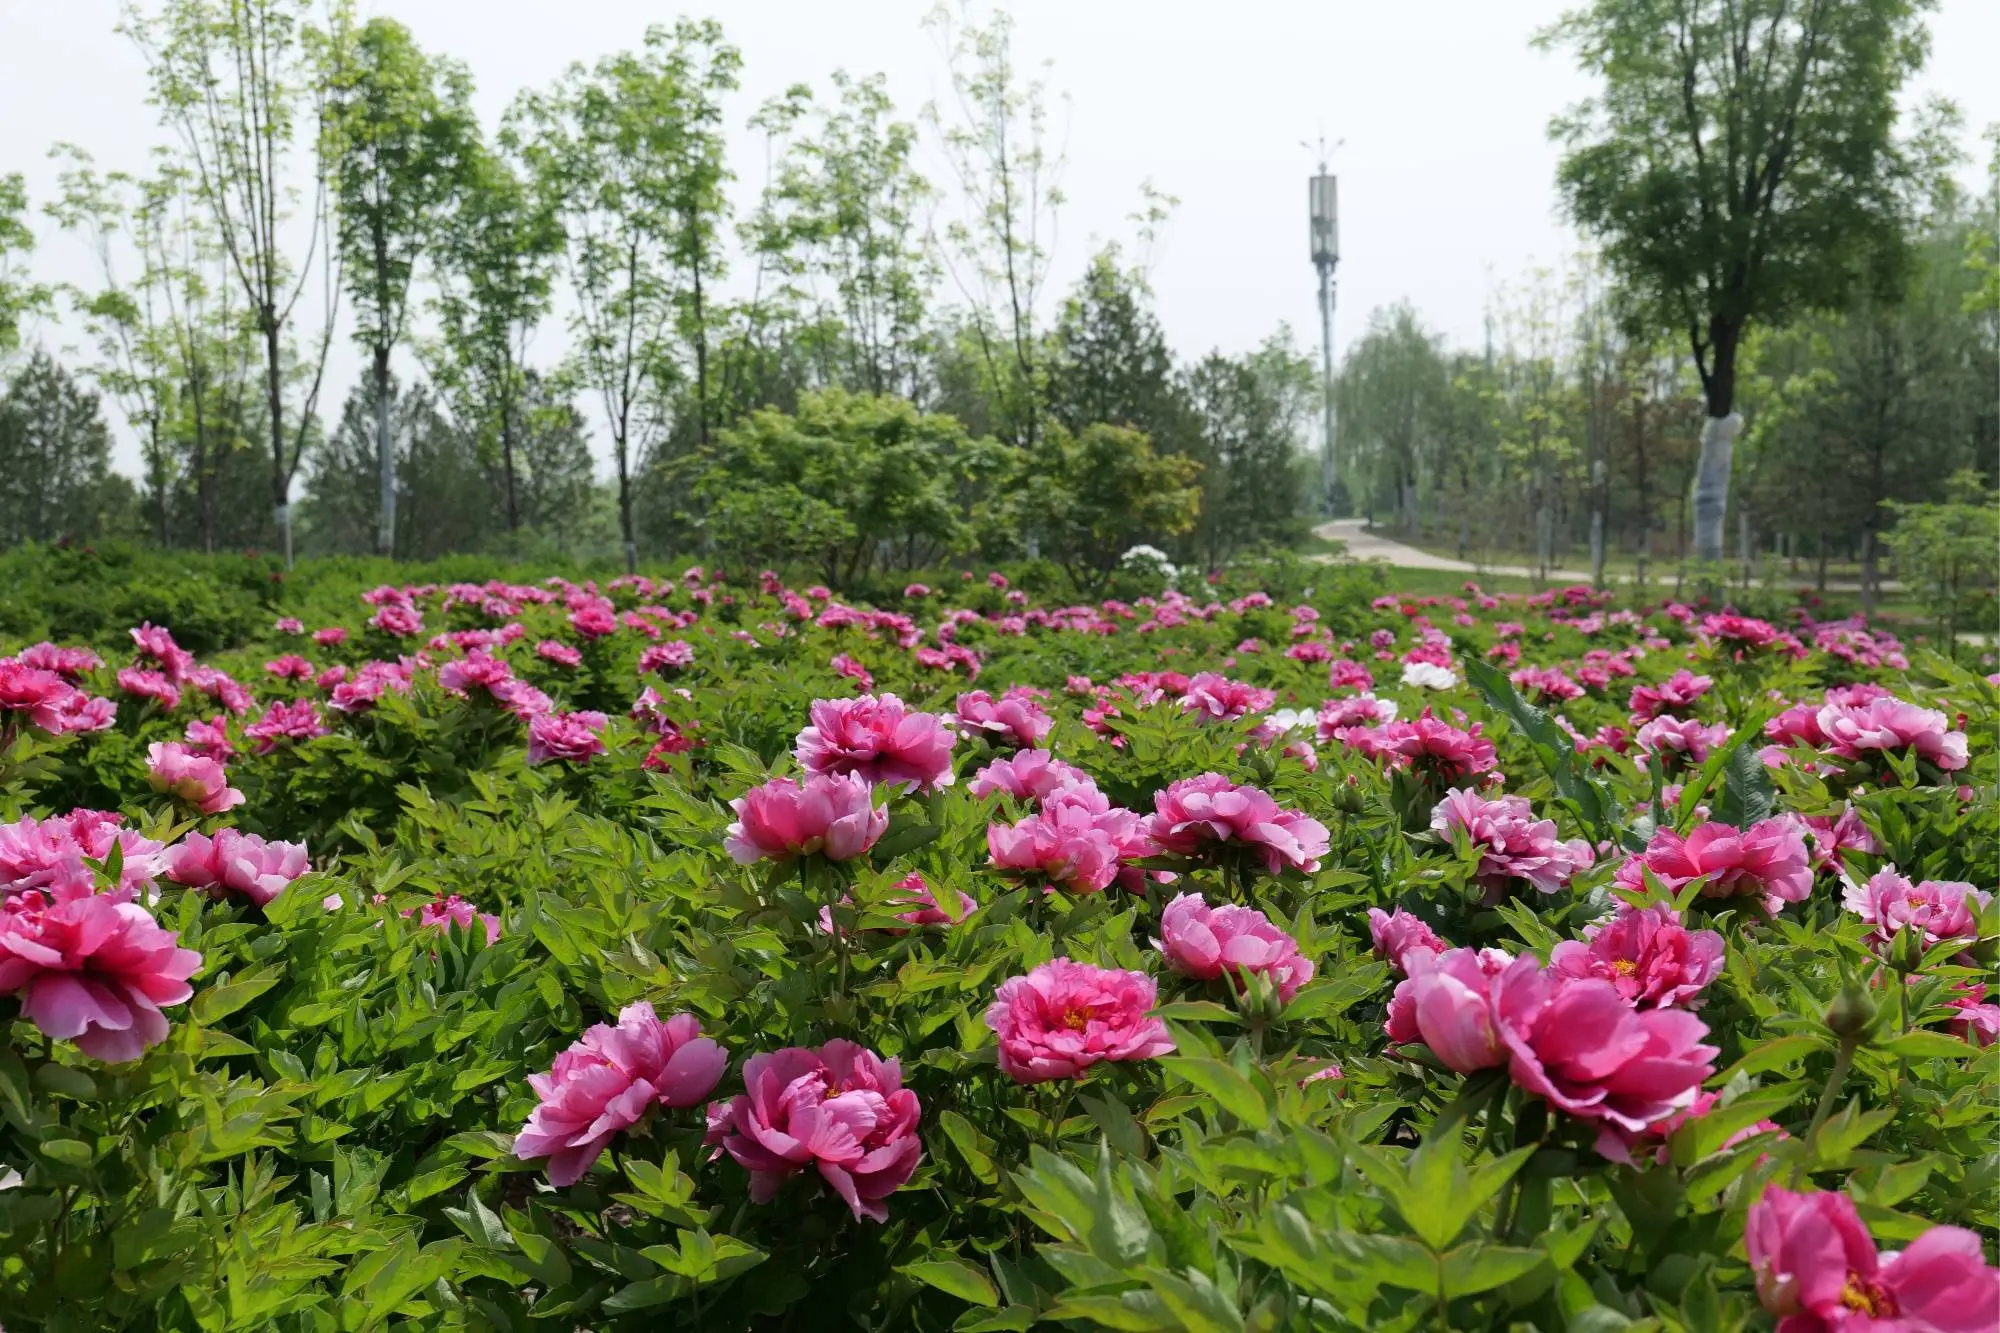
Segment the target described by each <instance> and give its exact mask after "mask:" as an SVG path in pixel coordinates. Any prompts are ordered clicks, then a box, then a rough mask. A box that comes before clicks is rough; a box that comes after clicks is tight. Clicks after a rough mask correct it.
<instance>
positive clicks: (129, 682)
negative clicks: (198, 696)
mask: <svg viewBox="0 0 2000 1333" xmlns="http://www.w3.org/2000/svg"><path fill="white" fill-rule="evenodd" d="M118 688H119V689H121V690H123V691H125V693H127V694H129V695H132V696H134V697H135V698H139V699H151V700H152V701H153V702H155V703H157V704H159V706H160V707H162V708H164V709H166V710H167V711H168V712H170V713H171V712H172V711H173V710H174V709H176V708H179V707H180V706H181V689H180V686H178V685H176V684H175V683H174V682H173V681H171V680H169V679H168V678H167V677H166V675H165V674H164V673H162V672H158V671H143V670H141V669H140V668H138V667H126V668H125V669H124V670H123V671H120V672H119V673H118ZM37 725H39V724H37ZM42 729H43V730H44V731H46V730H48V728H47V727H43V728H42Z"/></svg>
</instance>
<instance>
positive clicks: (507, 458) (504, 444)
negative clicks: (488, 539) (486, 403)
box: [500, 391, 521, 532]
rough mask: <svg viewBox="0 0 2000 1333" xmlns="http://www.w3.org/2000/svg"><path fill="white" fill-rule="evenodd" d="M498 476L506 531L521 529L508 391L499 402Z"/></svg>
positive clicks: (510, 403) (509, 393)
mask: <svg viewBox="0 0 2000 1333" xmlns="http://www.w3.org/2000/svg"><path fill="white" fill-rule="evenodd" d="M500 475H501V478H502V481H503V483H504V485H505V489H506V494H505V495H504V496H503V497H502V498H503V499H504V500H505V501H506V503H507V531H509V532H518V531H520V528H521V501H520V490H519V488H518V487H517V486H516V485H515V484H514V395H513V393H512V392H511V391H510V392H508V393H507V395H506V396H505V397H504V398H502V399H501V401H500Z"/></svg>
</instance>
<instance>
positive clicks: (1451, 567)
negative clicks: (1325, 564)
mask: <svg viewBox="0 0 2000 1333" xmlns="http://www.w3.org/2000/svg"><path fill="white" fill-rule="evenodd" d="M1313 535H1314V536H1315V537H1318V538H1320V539H1321V540H1322V541H1333V542H1346V543H1347V554H1348V558H1349V559H1353V560H1363V561H1366V560H1380V561H1382V562H1383V563H1384V564H1388V565H1393V566H1395V567H1396V568H1398V569H1442V570H1447V571H1450V572H1453V573H1461V574H1472V575H1481V574H1500V575H1506V576H1508V577H1512V578H1520V579H1532V578H1534V577H1535V570H1534V568H1533V567H1532V566H1529V565H1475V564H1473V563H1472V562H1471V561H1469V560H1454V559H1452V558H1451V557H1450V556H1444V555H1432V554H1431V553H1430V552H1429V551H1424V550H1419V549H1418V548H1417V547H1414V546H1405V545H1404V544H1403V543H1402V542H1399V541H1397V540H1395V539H1394V538H1393V537H1389V536H1386V535H1384V534H1383V533H1380V532H1370V531H1368V525H1367V520H1365V519H1359V518H1336V519H1334V520H1332V521H1331V522H1327V523H1322V524H1320V525H1319V526H1318V527H1315V528H1314V529H1313ZM1313 558H1314V559H1316V560H1328V559H1331V558H1332V557H1330V556H1324V555H1322V556H1315V557H1313ZM1653 576H1654V581H1655V582H1656V583H1657V582H1659V581H1660V580H1661V579H1662V578H1663V577H1664V578H1665V580H1666V581H1667V582H1672V581H1673V567H1672V566H1671V565H1656V566H1654V569H1653ZM1605 577H1606V579H1607V581H1609V582H1612V583H1630V582H1632V576H1631V575H1630V574H1619V573H1611V574H1607V575H1606V576H1605ZM1548 581H1549V582H1550V583H1551V584H1555V585H1566V584H1571V583H1589V582H1590V571H1589V570H1587V569H1552V570H1550V571H1549V580H1548ZM1751 582H1752V583H1758V584H1761V583H1762V582H1763V580H1762V579H1756V578H1753V579H1752V580H1751ZM1785 582H1786V584H1788V585H1789V584H1790V583H1791V582H1792V580H1786V581H1785ZM1902 586H1903V585H1902V584H1900V583H1898V582H1896V581H1895V580H1894V579H1884V580H1882V591H1883V592H1885V593H1888V592H1899V591H1901V589H1902ZM1826 590H1827V591H1828V592H1859V591H1861V585H1860V584H1859V583H1855V582H1851V581H1846V580H1840V579H1835V580H1832V581H1830V582H1828V584H1827V585H1826Z"/></svg>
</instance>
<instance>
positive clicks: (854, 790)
mask: <svg viewBox="0 0 2000 1333" xmlns="http://www.w3.org/2000/svg"><path fill="white" fill-rule="evenodd" d="M872 793H873V788H871V787H870V786H869V785H868V781H867V779H865V778H863V777H862V776H861V775H860V774H858V773H842V774H831V773H815V774H814V775H812V776H811V777H809V778H807V779H806V781H805V782H804V784H800V783H799V782H797V781H795V780H794V779H792V778H772V779H771V780H770V781H769V782H766V783H765V784H764V785H763V786H761V787H752V788H751V789H750V790H749V791H747V792H744V793H743V794H742V795H741V796H739V797H737V798H736V799H735V800H733V801H731V802H730V803H729V808H730V809H732V810H734V811H735V812H736V822H735V823H733V824H731V825H730V826H729V832H728V835H727V836H726V837H725V838H724V840H723V844H722V845H723V848H724V850H726V851H727V852H728V853H729V854H730V855H731V856H732V857H734V858H736V860H737V861H738V862H740V863H742V864H744V865H749V864H750V863H751V862H753V861H789V860H791V859H792V858H793V857H795V856H801V855H806V854H809V853H813V852H818V853H819V854H820V855H822V856H824V857H826V859H827V860H829V861H852V860H853V859H854V858H855V857H857V856H862V855H865V854H866V853H867V851H868V849H869V848H870V847H873V846H874V845H875V842H876V839H878V838H880V837H881V836H882V834H883V832H884V830H886V829H887V828H888V827H889V812H888V811H887V810H879V809H877V808H875V805H874V802H873V799H872Z"/></svg>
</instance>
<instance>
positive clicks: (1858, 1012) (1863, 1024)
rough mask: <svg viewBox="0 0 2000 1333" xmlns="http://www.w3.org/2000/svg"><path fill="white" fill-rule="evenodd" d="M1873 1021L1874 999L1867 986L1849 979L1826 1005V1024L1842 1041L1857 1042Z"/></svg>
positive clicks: (1865, 1033)
mask: <svg viewBox="0 0 2000 1333" xmlns="http://www.w3.org/2000/svg"><path fill="white" fill-rule="evenodd" d="M1874 1022H1875V1001H1874V1000H1873V999H1871V998H1870V997H1869V994H1868V991H1867V988H1866V987H1864V986H1862V985H1861V983H1860V982H1858V981H1854V980H1852V979H1849V980H1848V981H1847V982H1846V984H1844V985H1842V986H1841V988H1840V994H1838V995H1836V996H1834V997H1833V1003H1832V1004H1830V1005H1828V1006H1827V1007H1826V1025H1827V1027H1828V1028H1830V1029H1832V1031H1833V1035H1834V1036H1836V1037H1839V1038H1840V1039H1841V1040H1842V1041H1844V1042H1858V1041H1860V1040H1862V1039H1863V1038H1864V1037H1866V1036H1867V1035H1868V1029H1869V1027H1870V1026H1872V1025H1873V1024H1874Z"/></svg>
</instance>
